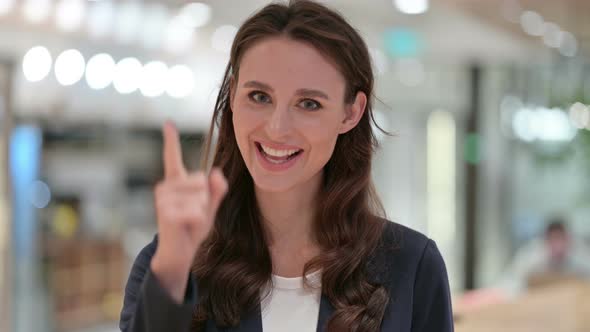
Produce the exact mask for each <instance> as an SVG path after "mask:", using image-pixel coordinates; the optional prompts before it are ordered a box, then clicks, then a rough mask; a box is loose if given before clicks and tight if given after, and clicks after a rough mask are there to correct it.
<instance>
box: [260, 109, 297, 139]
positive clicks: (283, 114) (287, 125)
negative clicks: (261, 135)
mask: <svg viewBox="0 0 590 332" xmlns="http://www.w3.org/2000/svg"><path fill="white" fill-rule="evenodd" d="M292 128H293V121H292V119H291V114H290V112H289V107H288V106H279V107H276V108H275V109H273V110H272V113H271V114H270V117H269V118H268V122H267V124H266V132H267V135H268V138H270V139H273V140H277V141H278V140H280V139H281V138H283V137H285V136H286V135H288V134H289V132H290V131H291V129H292Z"/></svg>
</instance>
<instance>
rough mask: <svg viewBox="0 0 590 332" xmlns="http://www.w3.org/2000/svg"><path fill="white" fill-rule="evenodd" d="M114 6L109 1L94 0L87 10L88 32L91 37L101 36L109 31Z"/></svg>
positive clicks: (111, 27) (113, 14)
mask: <svg viewBox="0 0 590 332" xmlns="http://www.w3.org/2000/svg"><path fill="white" fill-rule="evenodd" d="M114 16H115V8H114V6H113V3H112V2H111V1H96V2H95V3H93V4H92V5H91V7H90V9H89V11H88V32H89V33H90V35H91V36H92V37H95V38H101V37H105V36H107V35H108V34H109V33H111V31H112V29H113V20H114Z"/></svg>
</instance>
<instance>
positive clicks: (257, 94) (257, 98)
mask: <svg viewBox="0 0 590 332" xmlns="http://www.w3.org/2000/svg"><path fill="white" fill-rule="evenodd" d="M248 97H249V98H250V99H251V100H253V101H254V102H256V103H259V104H268V103H270V97H269V96H268V95H267V94H266V93H264V92H261V91H253V92H250V93H249V94H248Z"/></svg>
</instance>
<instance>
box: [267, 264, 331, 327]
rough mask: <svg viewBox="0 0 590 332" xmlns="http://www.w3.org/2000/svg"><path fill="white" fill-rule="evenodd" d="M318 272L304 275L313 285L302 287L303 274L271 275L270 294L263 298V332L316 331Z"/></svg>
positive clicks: (319, 292) (319, 297) (319, 284)
mask: <svg viewBox="0 0 590 332" xmlns="http://www.w3.org/2000/svg"><path fill="white" fill-rule="evenodd" d="M320 275H321V271H316V272H313V273H311V274H309V275H308V276H307V279H308V281H309V283H310V284H311V286H312V288H308V287H304V286H303V277H298V278H283V277H279V276H276V275H274V274H273V275H272V286H273V288H272V290H271V293H270V294H269V295H268V297H266V298H265V299H263V301H262V304H261V307H262V330H263V331H264V332H276V331H280V332H315V331H316V329H317V323H318V314H319V311H320V300H321V278H320Z"/></svg>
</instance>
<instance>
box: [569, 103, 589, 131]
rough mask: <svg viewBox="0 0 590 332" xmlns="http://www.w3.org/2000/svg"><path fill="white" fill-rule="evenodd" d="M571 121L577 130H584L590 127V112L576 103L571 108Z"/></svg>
mask: <svg viewBox="0 0 590 332" xmlns="http://www.w3.org/2000/svg"><path fill="white" fill-rule="evenodd" d="M569 114H570V120H571V122H572V125H573V126H574V127H576V128H577V129H583V128H586V127H588V125H590V110H589V109H588V106H586V105H584V104H582V103H575V104H573V105H572V106H571V107H570V112H569Z"/></svg>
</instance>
